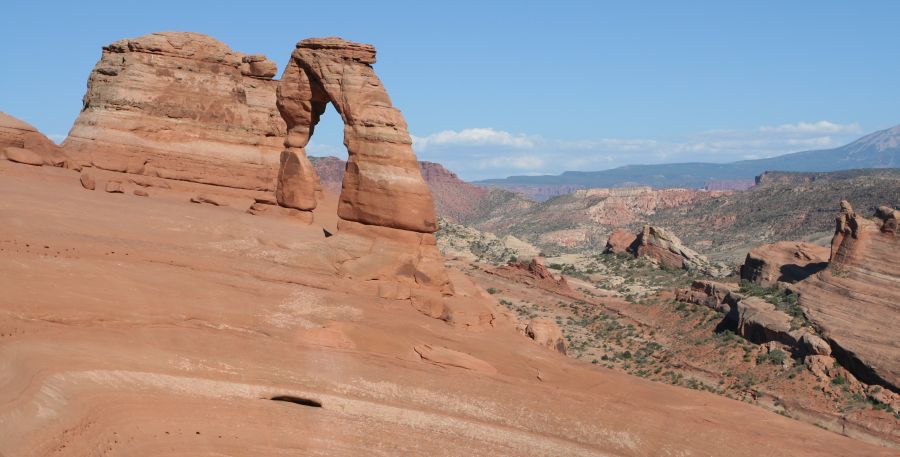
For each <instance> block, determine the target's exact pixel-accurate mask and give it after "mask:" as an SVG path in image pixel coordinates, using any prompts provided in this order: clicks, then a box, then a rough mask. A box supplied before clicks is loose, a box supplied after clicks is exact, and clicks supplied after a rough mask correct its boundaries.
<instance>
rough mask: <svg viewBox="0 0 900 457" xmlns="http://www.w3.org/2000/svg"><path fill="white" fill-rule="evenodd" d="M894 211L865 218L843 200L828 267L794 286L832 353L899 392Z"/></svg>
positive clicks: (862, 376) (899, 273) (898, 250)
mask: <svg viewBox="0 0 900 457" xmlns="http://www.w3.org/2000/svg"><path fill="white" fill-rule="evenodd" d="M897 216H898V212H897V211H896V210H894V209H892V208H889V207H884V208H883V209H879V211H877V213H876V217H874V218H872V219H868V218H866V217H864V216H862V215H861V214H859V213H857V212H855V211H853V208H852V206H851V205H850V203H848V202H846V201H844V202H841V213H840V215H839V216H838V218H837V221H836V229H835V234H834V238H833V239H832V244H831V258H830V261H829V264H828V268H827V269H825V270H823V271H821V272H819V273H817V274H816V275H814V276H812V277H810V278H808V279H807V280H804V281H801V282H800V283H798V284H796V285H795V286H794V287H796V288H797V290H798V291H799V292H800V305H801V306H802V307H803V310H804V312H805V313H806V315H807V317H808V318H809V320H810V321H811V322H812V323H813V324H814V325H815V326H816V327H817V328H819V330H820V333H821V334H822V336H823V337H825V339H826V340H828V341H829V342H830V343H831V347H832V349H833V355H834V357H835V358H837V360H838V361H839V362H840V363H841V365H843V366H844V367H846V368H847V369H848V370H850V371H851V372H852V373H853V374H854V375H855V376H856V377H857V378H858V379H859V380H860V381H863V382H865V383H867V384H880V385H882V386H884V387H887V388H889V389H891V390H893V391H894V392H898V390H900V357H897V354H898V351H900V340H898V338H897V329H898V328H900V287H898V285H900V238H898V237H897V234H896V227H897Z"/></svg>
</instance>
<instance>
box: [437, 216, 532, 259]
mask: <svg viewBox="0 0 900 457" xmlns="http://www.w3.org/2000/svg"><path fill="white" fill-rule="evenodd" d="M438 225H439V226H440V228H441V229H440V230H439V231H437V232H435V237H436V238H437V245H438V249H440V251H441V253H442V254H443V255H444V256H445V257H450V258H461V259H466V260H469V261H487V262H493V263H499V264H503V263H507V262H509V261H510V260H511V259H513V258H515V259H520V258H521V259H526V258H531V257H535V256H537V255H539V254H540V250H539V249H538V248H536V247H535V246H534V245H532V244H531V243H528V242H526V241H522V240H520V239H518V238H516V237H514V236H512V235H507V236H505V237H503V238H498V237H497V236H496V235H494V234H493V233H490V232H482V231H479V230H478V229H475V228H472V227H468V226H465V225H460V224H455V223H453V222H451V221H449V220H447V219H444V218H440V219H439V220H438Z"/></svg>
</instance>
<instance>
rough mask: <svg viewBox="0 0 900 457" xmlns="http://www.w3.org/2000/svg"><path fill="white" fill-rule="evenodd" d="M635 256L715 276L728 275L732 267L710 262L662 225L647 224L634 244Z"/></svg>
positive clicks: (671, 266) (670, 266)
mask: <svg viewBox="0 0 900 457" xmlns="http://www.w3.org/2000/svg"><path fill="white" fill-rule="evenodd" d="M633 253H634V255H635V256H638V257H641V256H645V257H650V258H653V259H656V260H657V261H658V262H659V263H660V264H661V265H665V266H667V267H669V268H684V269H686V270H693V271H697V272H701V273H703V274H707V275H709V276H713V277H722V276H727V275H728V274H729V273H730V272H731V269H730V268H729V267H728V266H727V265H724V264H721V263H714V262H710V261H709V259H707V258H706V257H705V256H703V255H700V254H699V253H697V251H694V250H693V249H691V248H688V247H687V246H685V245H684V244H683V243H682V242H681V240H680V239H678V237H677V236H675V235H674V234H673V233H671V232H669V231H668V230H666V229H663V228H661V227H654V226H651V225H645V226H644V229H643V230H642V231H641V233H640V234H639V235H637V240H636V241H635V242H634V244H633Z"/></svg>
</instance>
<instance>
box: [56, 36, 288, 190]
mask: <svg viewBox="0 0 900 457" xmlns="http://www.w3.org/2000/svg"><path fill="white" fill-rule="evenodd" d="M274 75H275V64H274V63H273V62H272V61H270V60H268V59H266V58H265V56H261V55H251V56H245V55H243V54H241V53H238V52H235V51H232V50H231V49H230V48H228V46H226V45H225V44H223V43H221V42H219V41H216V40H215V39H213V38H210V37H208V36H206V35H201V34H197V33H185V32H163V33H152V34H149V35H144V36H142V37H138V38H131V39H124V40H120V41H116V42H115V43H112V44H110V45H108V46H105V47H104V48H103V55H102V57H101V58H100V61H99V62H97V65H96V66H95V67H94V69H93V71H92V72H91V75H90V77H89V78H88V91H87V93H86V94H85V96H84V108H83V109H82V112H81V114H80V115H79V116H78V118H77V119H76V120H75V124H74V125H73V127H72V130H71V131H70V132H69V136H68V138H66V140H65V142H64V143H63V146H64V148H65V150H66V151H67V152H68V153H69V154H70V155H71V156H72V157H73V159H74V160H75V161H76V162H77V164H78V165H90V166H93V167H97V168H102V169H106V170H113V171H127V172H129V173H138V174H145V175H150V176H159V177H163V178H171V179H178V180H184V181H193V182H198V183H206V184H215V185H220V186H227V187H235V188H243V189H252V190H270V191H271V190H274V188H275V174H276V172H277V164H278V154H279V152H280V151H281V149H282V147H281V144H282V142H283V137H284V134H285V126H284V121H282V119H281V116H279V115H278V112H277V110H276V108H275V86H276V84H277V82H276V81H273V80H272V76H274Z"/></svg>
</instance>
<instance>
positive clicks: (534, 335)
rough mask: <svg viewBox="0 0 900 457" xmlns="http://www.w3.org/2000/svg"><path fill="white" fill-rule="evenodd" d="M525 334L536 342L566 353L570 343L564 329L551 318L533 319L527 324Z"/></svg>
mask: <svg viewBox="0 0 900 457" xmlns="http://www.w3.org/2000/svg"><path fill="white" fill-rule="evenodd" d="M525 336H527V337H528V338H531V339H532V340H534V342H535V343H537V344H539V345H541V346H544V347H547V348H550V349H553V350H555V351H556V352H559V353H560V354H563V355H566V351H567V350H568V345H567V343H566V339H565V338H563V334H562V330H560V328H559V326H558V325H556V322H553V321H552V320H550V319H533V320H532V321H530V322H529V323H528V324H527V325H526V326H525Z"/></svg>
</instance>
